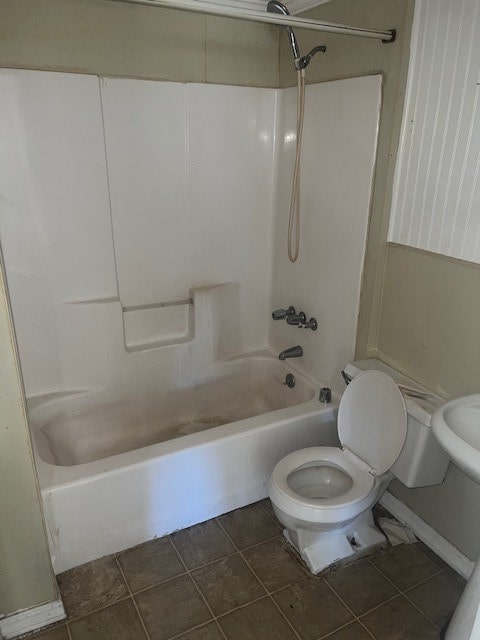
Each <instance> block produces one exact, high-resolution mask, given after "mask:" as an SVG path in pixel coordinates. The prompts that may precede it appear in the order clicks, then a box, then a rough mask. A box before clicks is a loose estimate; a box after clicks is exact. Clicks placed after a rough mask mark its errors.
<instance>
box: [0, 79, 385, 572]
mask: <svg viewBox="0 0 480 640" xmlns="http://www.w3.org/2000/svg"><path fill="white" fill-rule="evenodd" d="M242 84H244V83H240V82H239V83H238V84H234V85H231V86H227V85H224V84H206V83H202V82H197V83H195V82H189V83H182V82H169V81H162V80H146V79H145V80H144V79H127V78H111V77H103V76H101V75H100V76H96V75H87V74H81V73H75V74H74V73H59V72H52V71H41V70H22V69H3V70H1V71H0V90H1V94H2V96H3V97H4V99H2V101H1V102H0V129H1V132H0V135H1V137H2V140H3V141H4V143H3V144H2V146H1V150H0V154H1V166H2V171H1V172H0V194H1V198H0V233H1V242H2V251H3V256H4V263H5V271H6V275H7V279H8V286H9V293H10V300H11V308H12V312H13V318H14V323H15V330H16V336H17V340H18V348H19V355H20V361H21V367H22V374H23V380H24V385H25V393H26V398H27V407H28V416H29V423H30V429H31V434H32V443H33V448H34V453H35V461H36V467H37V473H38V478H39V485H40V490H41V496H42V499H43V508H44V514H45V520H46V529H47V532H48V539H49V545H50V552H51V557H52V561H53V566H54V571H55V573H60V572H63V571H65V570H67V569H69V568H71V567H74V566H77V565H80V564H82V563H85V562H87V561H89V560H92V559H95V558H99V557H101V556H103V555H106V554H110V553H112V552H116V551H120V550H122V549H125V548H128V547H131V546H133V545H135V544H138V543H141V542H144V541H146V540H150V539H152V538H154V537H156V536H163V535H165V534H168V533H170V532H172V531H174V530H177V529H180V528H184V527H187V526H190V525H193V524H196V523H199V522H203V521H205V520H207V519H208V518H211V517H214V516H216V515H219V514H222V513H225V512H227V511H230V510H232V509H235V508H237V507H241V506H244V505H246V504H249V503H251V502H254V501H256V500H259V499H261V498H264V497H265V496H266V483H267V479H268V477H269V475H270V473H271V470H272V468H273V467H274V465H275V463H276V462H277V461H278V460H279V459H280V458H281V457H282V456H284V455H286V454H287V453H289V452H291V451H293V450H295V449H299V448H301V447H305V446H310V445H316V444H322V445H329V444H331V445H335V444H336V443H337V437H336V429H335V412H336V406H337V403H336V400H337V399H338V396H337V395H336V394H338V393H339V392H340V391H341V388H342V387H341V378H340V376H339V372H340V370H341V368H342V367H343V366H344V365H345V363H346V362H347V361H348V360H349V359H352V358H353V355H354V348H355V334H356V325H357V315H358V306H359V295H360V285H361V278H362V270H363V262H364V255H365V246H366V238H367V227H368V220H369V211H370V201H371V189H372V181H373V174H374V167H375V158H376V150H377V131H378V127H379V114H380V107H381V91H382V77H381V76H380V75H367V76H364V77H357V78H348V79H342V80H336V81H329V82H323V83H318V84H315V83H313V84H310V85H308V87H307V92H306V108H305V131H304V147H303V152H302V216H303V219H302V231H301V233H302V235H301V253H300V258H299V260H298V262H297V263H296V264H294V265H292V264H290V263H289V261H288V257H287V251H286V225H287V221H288V208H289V190H290V183H291V180H290V177H291V170H292V163H293V155H294V151H295V117H296V91H295V88H291V87H289V88H275V87H268V88H264V87H263V88H262V87H253V86H241V85H242ZM289 305H294V306H295V307H296V309H297V310H305V312H306V313H307V315H308V317H310V316H314V317H316V318H317V319H318V323H319V328H318V330H317V331H315V332H314V331H311V330H305V329H299V328H297V327H293V326H288V325H287V324H286V323H285V322H284V321H280V322H274V321H273V320H272V316H271V312H272V310H273V309H276V308H281V307H285V306H287V307H288V306H289ZM296 344H300V345H301V346H302V347H303V351H304V356H303V357H302V358H297V359H294V360H286V361H285V362H279V360H278V353H279V352H280V351H282V350H284V349H286V348H288V347H291V346H293V345H296ZM287 373H293V374H294V376H295V381H296V383H295V386H294V387H293V388H289V387H288V386H286V385H284V381H285V377H286V375H287ZM322 386H329V387H332V389H333V391H334V402H333V403H332V405H329V406H326V407H325V406H324V405H322V404H320V403H319V401H318V393H319V389H320V387H322Z"/></svg>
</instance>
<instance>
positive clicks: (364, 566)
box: [325, 560, 398, 616]
mask: <svg viewBox="0 0 480 640" xmlns="http://www.w3.org/2000/svg"><path fill="white" fill-rule="evenodd" d="M325 579H326V581H327V582H328V584H329V585H331V586H332V587H333V588H334V589H335V591H336V592H337V593H338V595H339V596H340V597H341V598H342V600H343V601H344V602H346V604H347V605H348V606H349V607H350V608H351V609H352V611H353V612H354V613H355V615H357V616H360V615H362V614H363V613H366V612H367V611H369V610H370V609H373V607H376V606H378V605H379V604H382V602H385V601H386V600H389V599H390V598H392V597H393V596H395V595H397V594H398V589H396V588H395V587H394V586H393V585H392V584H391V583H390V582H389V581H388V580H387V579H386V578H385V577H384V576H383V575H382V574H381V573H380V572H379V571H377V569H376V568H375V567H373V566H372V565H371V564H370V562H369V561H368V560H360V562H357V563H356V564H354V565H352V566H349V567H345V568H344V569H340V570H339V571H335V573H331V574H330V575H329V576H326V578H325Z"/></svg>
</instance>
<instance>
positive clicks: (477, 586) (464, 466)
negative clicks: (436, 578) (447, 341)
mask: <svg viewBox="0 0 480 640" xmlns="http://www.w3.org/2000/svg"><path fill="white" fill-rule="evenodd" d="M432 429H433V433H434V434H435V436H436V438H437V440H438V441H439V442H440V444H441V445H442V447H443V448H444V449H445V451H446V452H447V453H448V455H449V456H450V457H451V458H452V460H453V462H454V463H455V464H456V465H457V466H458V467H459V468H460V469H461V470H462V471H463V472H464V473H466V474H467V475H468V476H469V477H470V478H472V480H474V481H475V482H477V483H478V484H480V394H475V395H471V396H464V397H463V398H457V399H456V400H451V401H450V402H447V403H446V404H444V405H442V406H441V407H439V408H438V409H437V410H436V411H435V413H434V414H433V417H432ZM479 638H480V561H478V562H477V564H476V566H475V569H474V570H473V573H472V576H471V578H470V580H469V581H468V584H467V586H466V588H465V591H464V592H463V595H462V597H461V599H460V602H459V603H458V606H457V608H456V610H455V613H454V614H453V617H452V620H451V622H450V624H449V626H448V630H447V633H446V635H445V640H478V639H479Z"/></svg>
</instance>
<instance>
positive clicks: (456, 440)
mask: <svg viewBox="0 0 480 640" xmlns="http://www.w3.org/2000/svg"><path fill="white" fill-rule="evenodd" d="M432 429H433V433H434V434H435V436H436V438H437V440H438V441H439V443H440V444H441V445H442V447H443V448H444V449H445V451H446V452H447V453H448V455H449V456H450V458H451V459H452V460H453V461H454V462H455V464H456V465H457V466H458V467H460V469H462V471H464V473H466V474H467V475H468V476H469V477H470V478H472V480H475V482H478V483H480V394H478V393H477V394H475V395H471V396H464V397H463V398H457V399H456V400H451V401H450V402H447V403H446V404H444V405H442V406H441V407H439V408H438V409H437V410H436V411H435V413H434V414H433V417H432Z"/></svg>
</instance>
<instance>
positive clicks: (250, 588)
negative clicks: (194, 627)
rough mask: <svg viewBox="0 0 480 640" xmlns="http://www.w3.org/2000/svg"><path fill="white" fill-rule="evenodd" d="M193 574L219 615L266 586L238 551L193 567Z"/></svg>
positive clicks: (258, 593) (261, 591)
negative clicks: (197, 567) (202, 565)
mask: <svg viewBox="0 0 480 640" xmlns="http://www.w3.org/2000/svg"><path fill="white" fill-rule="evenodd" d="M192 578H193V579H194V580H195V582H196V583H197V585H198V587H199V589H200V590H201V592H202V593H203V595H204V596H205V599H206V601H207V602H208V604H209V605H210V607H211V608H212V611H213V613H214V614H215V615H218V616H219V615H221V614H222V613H227V611H231V610H232V609H235V608H236V607H240V606H242V605H244V604H248V603H249V602H252V600H256V599H257V598H260V597H262V596H264V595H265V589H264V588H263V587H262V585H261V584H260V583H259V582H258V580H257V579H256V577H255V576H254V575H253V573H252V571H251V569H250V567H249V566H248V565H247V563H246V562H245V560H244V559H243V558H242V557H241V556H240V555H239V554H238V553H237V554H235V555H233V556H228V557H227V558H222V560H218V561H217V562H212V563H211V564H209V565H207V566H206V567H201V568H200V569H195V571H193V572H192Z"/></svg>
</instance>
